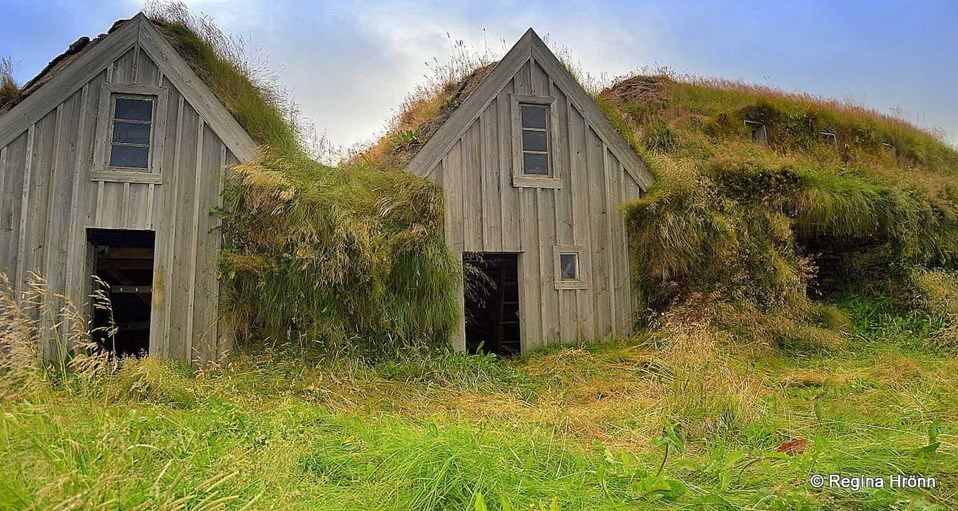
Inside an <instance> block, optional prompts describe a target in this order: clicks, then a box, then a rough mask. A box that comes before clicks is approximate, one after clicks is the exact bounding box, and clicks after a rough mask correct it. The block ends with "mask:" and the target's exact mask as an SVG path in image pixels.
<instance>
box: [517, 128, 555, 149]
mask: <svg viewBox="0 0 958 511" xmlns="http://www.w3.org/2000/svg"><path fill="white" fill-rule="evenodd" d="M547 138H548V137H547V133H546V132H545V131H529V130H522V150H523V151H542V152H546V151H548V150H549V143H548V142H547Z"/></svg>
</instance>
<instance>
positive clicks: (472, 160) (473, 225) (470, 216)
mask: <svg viewBox="0 0 958 511" xmlns="http://www.w3.org/2000/svg"><path fill="white" fill-rule="evenodd" d="M480 135H481V133H480V130H479V123H478V122H475V123H473V125H472V126H470V127H469V129H468V130H466V134H465V135H463V137H462V207H463V212H462V214H463V219H462V238H463V246H464V250H465V251H467V252H478V251H481V250H482V220H483V219H482V168H481V164H480V161H481V158H480V151H481V147H480Z"/></svg>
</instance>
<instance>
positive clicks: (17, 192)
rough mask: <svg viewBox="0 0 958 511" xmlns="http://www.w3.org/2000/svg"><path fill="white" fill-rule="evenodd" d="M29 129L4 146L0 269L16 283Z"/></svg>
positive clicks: (0, 218) (0, 204) (0, 194)
mask: <svg viewBox="0 0 958 511" xmlns="http://www.w3.org/2000/svg"><path fill="white" fill-rule="evenodd" d="M28 135H29V132H28V131H27V132H24V133H23V134H22V135H21V136H19V137H17V138H16V139H15V140H13V142H11V143H10V144H9V145H7V146H5V147H4V148H3V149H4V153H5V155H6V163H5V165H4V168H3V176H4V177H3V188H2V189H0V242H2V243H0V270H2V271H5V272H6V273H7V277H8V278H9V279H10V280H11V283H13V284H16V280H17V262H18V261H19V254H20V246H21V245H20V220H21V217H22V214H23V211H24V210H23V208H22V201H23V187H24V185H23V182H24V179H25V178H26V177H28V176H27V175H26V173H25V172H24V169H25V168H26V166H27V164H26V159H27V147H28V138H29V137H28Z"/></svg>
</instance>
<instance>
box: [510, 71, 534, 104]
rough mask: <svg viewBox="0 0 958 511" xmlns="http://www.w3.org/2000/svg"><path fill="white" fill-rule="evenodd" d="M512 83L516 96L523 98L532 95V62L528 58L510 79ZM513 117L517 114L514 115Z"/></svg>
mask: <svg viewBox="0 0 958 511" xmlns="http://www.w3.org/2000/svg"><path fill="white" fill-rule="evenodd" d="M512 82H513V84H514V85H515V88H516V94H520V95H523V96H531V95H532V61H531V60H530V59H529V58H526V60H525V62H523V63H522V66H521V67H520V68H519V71H518V72H516V75H515V76H514V77H513V78H512ZM513 115H518V114H517V113H514V114H513Z"/></svg>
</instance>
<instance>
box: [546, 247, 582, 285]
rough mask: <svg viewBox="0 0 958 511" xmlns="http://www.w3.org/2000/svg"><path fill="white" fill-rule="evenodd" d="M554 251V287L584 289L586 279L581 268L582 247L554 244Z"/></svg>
mask: <svg viewBox="0 0 958 511" xmlns="http://www.w3.org/2000/svg"><path fill="white" fill-rule="evenodd" d="M554 253H555V287H556V289H585V288H586V287H587V285H586V284H587V282H586V280H587V279H586V274H585V272H583V269H582V247H580V246H578V245H556V246H555V247H554Z"/></svg>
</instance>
